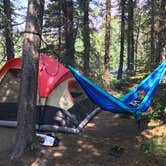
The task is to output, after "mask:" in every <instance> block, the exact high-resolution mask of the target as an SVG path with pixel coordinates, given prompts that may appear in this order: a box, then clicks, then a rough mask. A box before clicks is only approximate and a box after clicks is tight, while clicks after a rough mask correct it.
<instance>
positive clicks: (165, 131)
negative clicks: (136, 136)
mask: <svg viewBox="0 0 166 166" xmlns="http://www.w3.org/2000/svg"><path fill="white" fill-rule="evenodd" d="M142 135H143V136H144V137H145V138H149V139H150V138H153V137H165V136H166V125H162V126H159V127H155V128H153V129H147V130H145V131H143V132H142Z"/></svg>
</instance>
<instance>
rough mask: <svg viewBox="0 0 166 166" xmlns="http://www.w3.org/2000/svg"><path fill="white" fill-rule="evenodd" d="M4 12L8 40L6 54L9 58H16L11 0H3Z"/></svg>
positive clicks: (6, 40) (5, 32) (5, 34)
mask: <svg viewBox="0 0 166 166" xmlns="http://www.w3.org/2000/svg"><path fill="white" fill-rule="evenodd" d="M3 7H4V14H5V26H4V28H5V31H4V36H5V42H6V56H7V60H9V59H11V58H14V44H13V30H12V18H11V15H12V9H11V4H10V0H3Z"/></svg>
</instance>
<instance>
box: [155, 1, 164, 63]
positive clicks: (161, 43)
mask: <svg viewBox="0 0 166 166" xmlns="http://www.w3.org/2000/svg"><path fill="white" fill-rule="evenodd" d="M165 9H166V1H165V0H161V4H160V14H159V27H158V50H157V53H156V54H157V56H156V63H157V64H159V63H160V60H161V59H166V24H165V20H166V10H165ZM163 56H164V57H163ZM157 64H156V65H157Z"/></svg>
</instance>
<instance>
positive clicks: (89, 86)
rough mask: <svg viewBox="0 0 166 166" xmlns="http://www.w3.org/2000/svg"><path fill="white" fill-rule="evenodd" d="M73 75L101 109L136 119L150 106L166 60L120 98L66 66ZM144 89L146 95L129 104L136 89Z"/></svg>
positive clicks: (165, 67)
mask: <svg viewBox="0 0 166 166" xmlns="http://www.w3.org/2000/svg"><path fill="white" fill-rule="evenodd" d="M68 68H69V69H70V71H71V72H72V74H73V76H74V77H75V78H76V80H77V81H78V82H79V84H80V86H81V87H82V88H83V90H84V91H85V92H86V94H87V95H88V97H89V98H90V99H91V100H92V102H94V103H95V104H96V105H98V106H99V107H101V108H102V109H103V110H106V111H110V112H114V113H124V114H133V115H134V116H135V118H136V119H137V120H140V119H141V112H145V111H146V110H147V109H148V107H149V106H150V104H151V102H152V100H153V98H154V95H155V93H156V90H157V88H158V86H159V84H160V83H161V81H162V78H163V76H164V74H165V72H166V61H164V62H163V63H162V64H160V65H159V66H158V67H157V68H156V69H155V70H154V71H153V72H152V73H151V74H150V75H148V76H147V77H146V78H145V79H144V80H143V81H142V82H141V83H140V84H138V85H137V86H136V87H135V88H134V89H133V90H132V91H130V92H129V93H127V94H126V95H124V96H123V97H121V98H116V97H114V96H113V95H111V94H110V93H108V92H107V91H105V90H104V89H102V88H101V87H99V86H98V85H96V84H95V83H93V82H92V81H90V80H89V79H87V78H86V77H85V76H83V75H81V74H80V73H79V72H78V71H77V70H76V69H74V68H72V67H71V66H68ZM140 89H144V90H145V91H146V95H145V97H144V99H143V100H142V102H141V103H140V104H139V105H138V106H130V105H129V103H130V102H132V101H133V100H134V99H136V98H137V97H138V91H139V90H140Z"/></svg>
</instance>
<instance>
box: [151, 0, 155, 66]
mask: <svg viewBox="0 0 166 166" xmlns="http://www.w3.org/2000/svg"><path fill="white" fill-rule="evenodd" d="M154 8H155V1H154V0H151V27H150V36H151V39H150V49H151V66H154V65H155V60H156V59H155V43H154V42H155V41H154V40H155V34H154Z"/></svg>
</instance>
